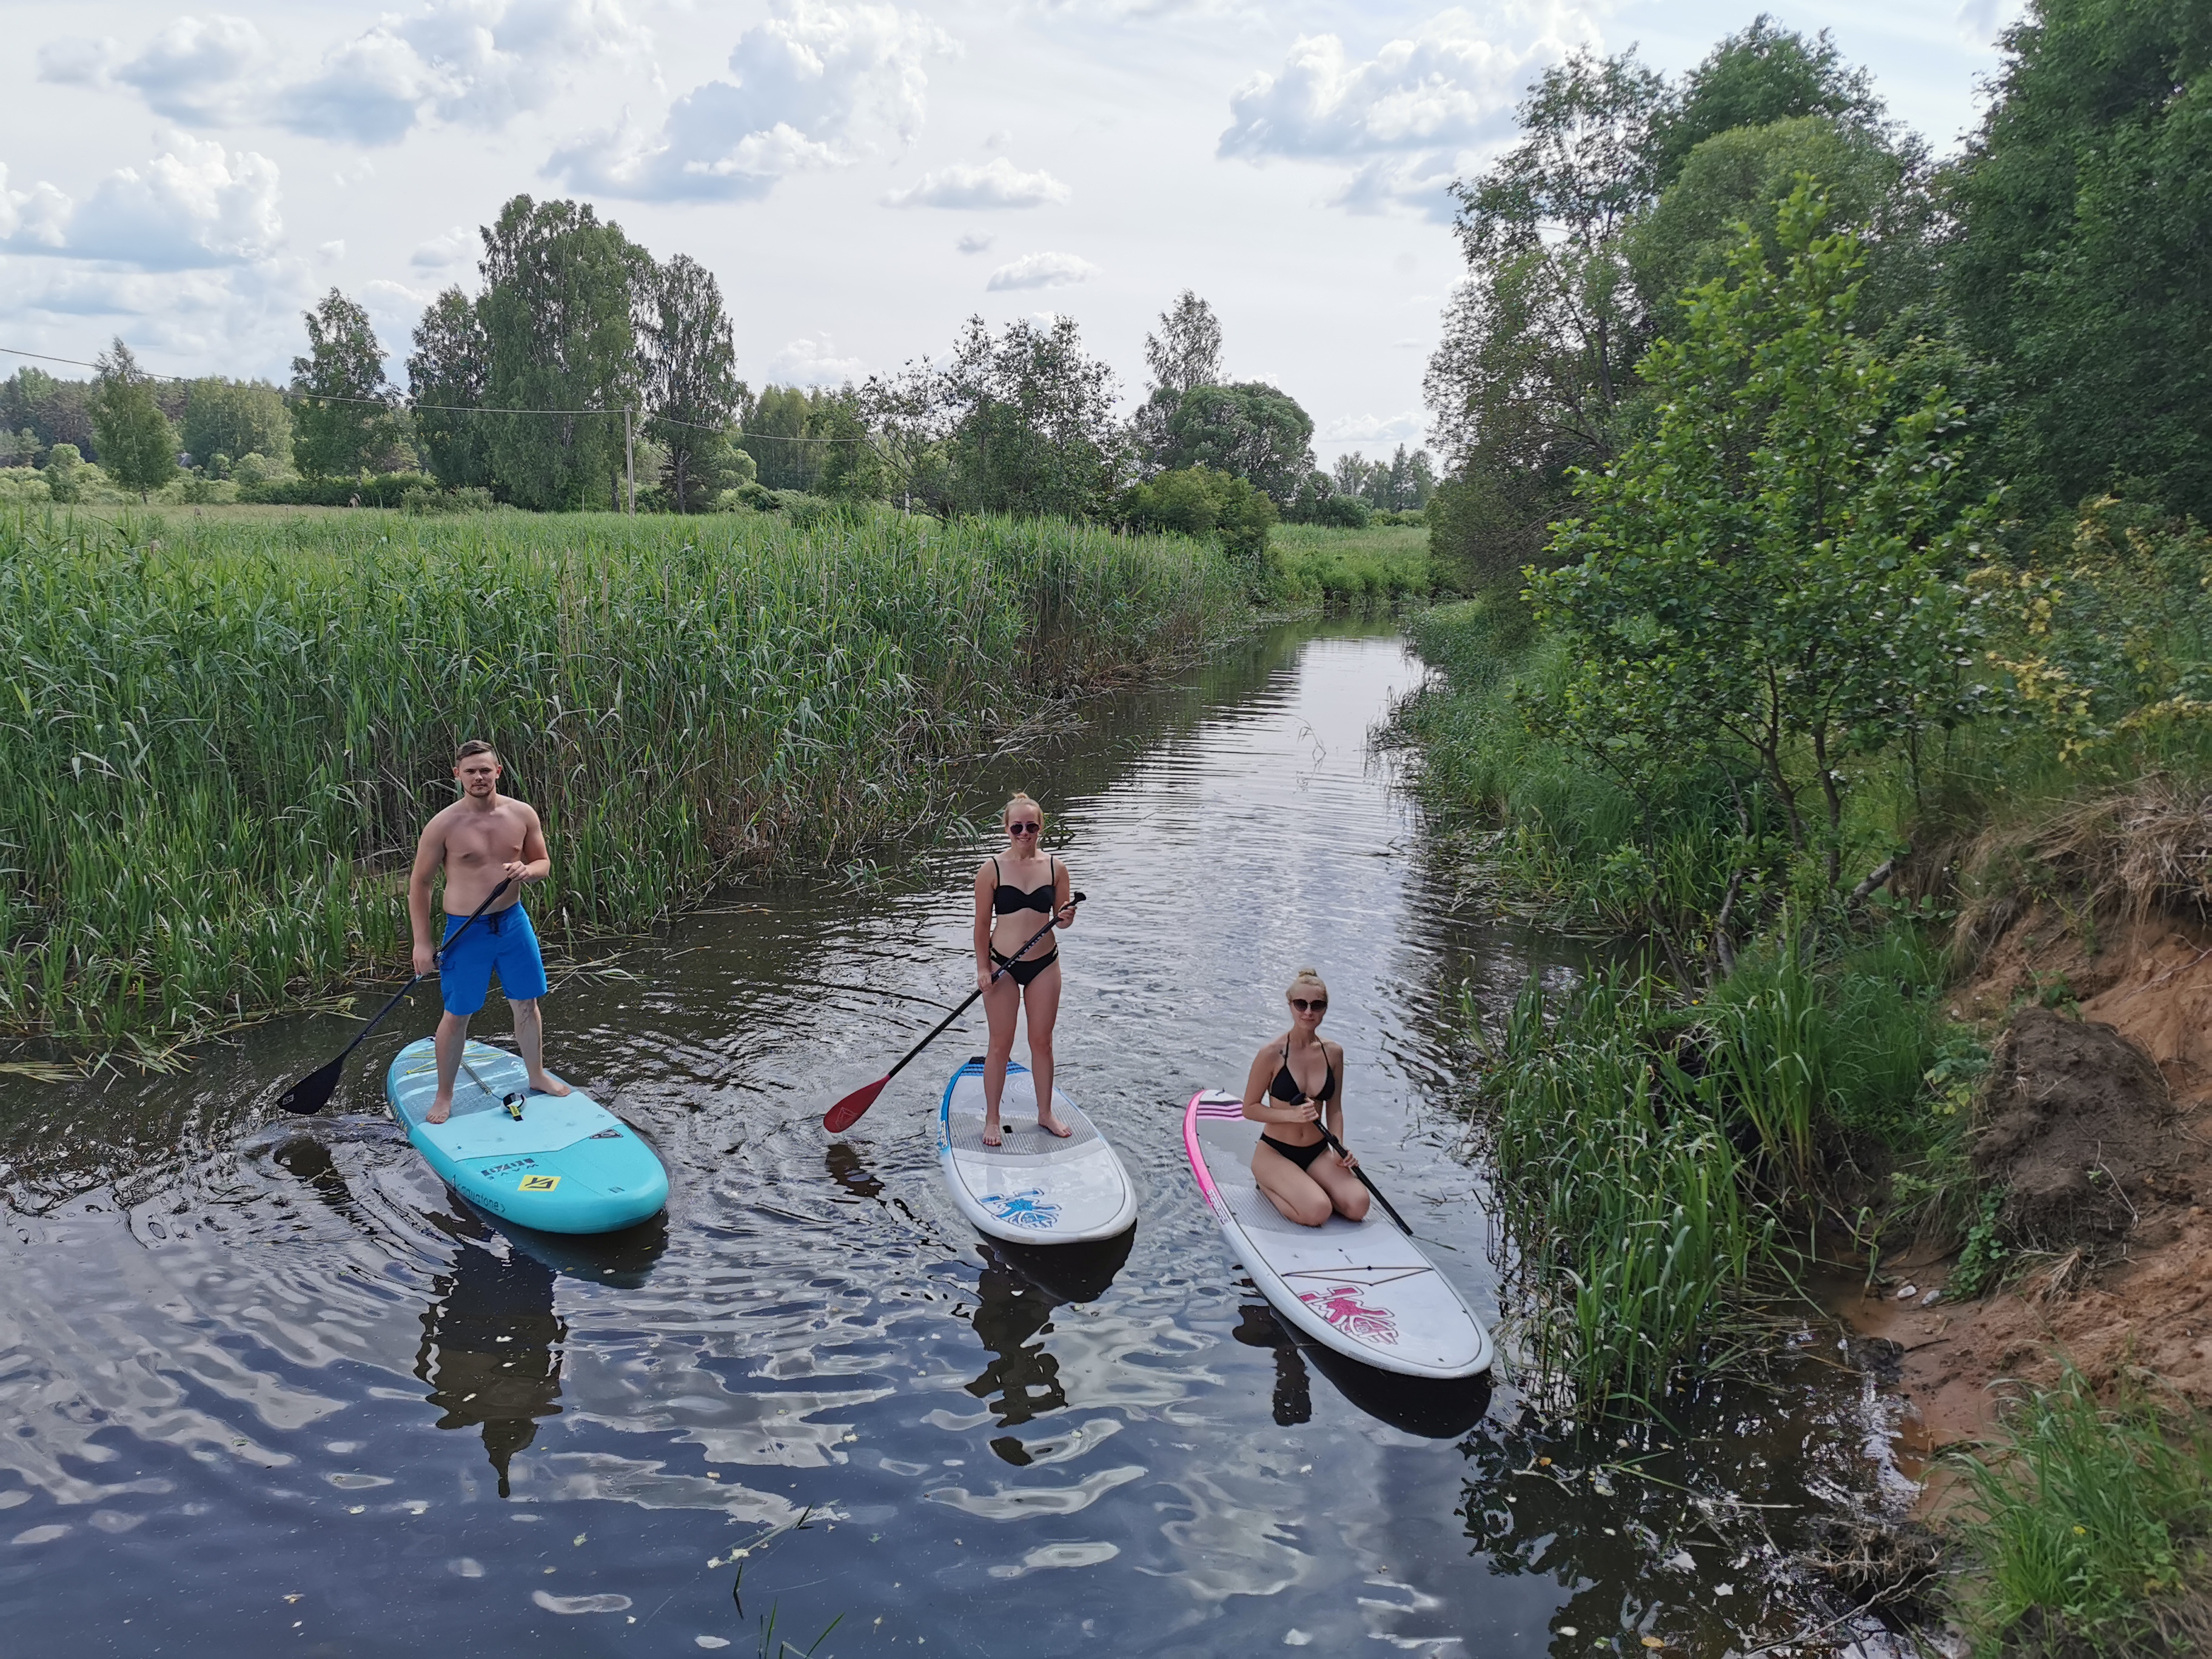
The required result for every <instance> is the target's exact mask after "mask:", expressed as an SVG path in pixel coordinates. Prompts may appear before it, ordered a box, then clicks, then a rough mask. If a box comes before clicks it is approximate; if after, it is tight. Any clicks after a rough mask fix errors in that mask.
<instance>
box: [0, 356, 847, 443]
mask: <svg viewBox="0 0 2212 1659" xmlns="http://www.w3.org/2000/svg"><path fill="white" fill-rule="evenodd" d="M0 352H3V353H5V354H6V355H7V356H10V357H32V358H35V359H37V360H38V361H39V362H42V363H68V364H70V366H71V367H72V368H89V369H92V370H94V371H95V372H97V371H98V370H99V368H100V365H99V364H98V363H95V362H86V361H85V360H84V359H83V358H82V357H57V356H52V354H51V353H48V352H44V351H22V350H19V349H16V348H15V347H14V346H0ZM139 372H140V373H141V374H144V375H145V377H146V378H147V379H148V380H173V381H174V382H175V383H176V384H177V385H179V386H190V385H191V384H192V382H193V379H194V377H193V376H191V375H190V374H155V372H154V371H153V370H151V369H142V370H140V371H139ZM269 390H270V391H271V392H275V393H276V395H277V396H278V397H280V398H284V399H286V400H287V401H289V400H292V399H295V398H297V399H304V400H305V401H307V402H308V403H324V404H373V405H374V406H375V407H376V408H378V409H394V408H404V409H410V410H416V412H418V413H423V414H432V415H558V416H573V415H605V416H609V417H612V416H617V415H620V414H622V413H623V410H619V409H511V408H506V407H502V406H501V405H498V404H422V403H416V401H415V400H414V399H413V398H407V397H404V396H402V397H399V398H349V397H346V396H344V395H343V393H339V392H302V391H301V390H300V389H299V388H298V387H296V386H270V388H269ZM641 412H642V411H641ZM645 418H646V419H647V420H651V421H658V422H660V423H661V424H662V425H663V426H680V427H684V428H687V429H689V430H690V431H693V432H722V433H726V432H727V431H728V430H729V428H727V427H721V426H708V425H707V424H706V423H705V422H700V421H679V420H678V419H676V418H675V417H674V416H669V415H652V414H647V415H646V416H645ZM738 436H739V437H740V438H760V439H765V440H769V441H773V442H775V443H780V444H864V443H867V442H869V441H870V440H869V439H867V438H866V437H860V438H808V437H801V436H799V435H797V434H793V433H785V432H747V431H745V430H744V429H743V428H739V430H738Z"/></svg>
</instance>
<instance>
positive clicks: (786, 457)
mask: <svg viewBox="0 0 2212 1659" xmlns="http://www.w3.org/2000/svg"><path fill="white" fill-rule="evenodd" d="M820 401H821V399H820V395H819V394H818V393H817V392H806V391H803V390H801V389H800V388H799V387H798V386H763V388H762V389H761V395H760V399H759V401H758V402H757V403H756V404H754V405H753V409H752V414H751V416H750V418H749V419H748V420H747V421H746V422H745V428H746V435H745V438H744V442H743V444H742V447H743V448H744V451H745V453H747V454H749V455H750V456H751V457H752V458H753V463H754V465H757V467H758V468H759V469H760V484H761V488H762V489H803V490H810V491H811V489H813V488H814V483H815V477H816V474H817V471H818V470H819V465H820V458H821V450H822V446H821V445H820V444H817V443H809V442H808V441H806V440H807V436H808V433H807V428H808V425H809V423H810V422H811V421H812V419H813V416H814V410H815V406H816V404H818V403H819V402H820Z"/></svg>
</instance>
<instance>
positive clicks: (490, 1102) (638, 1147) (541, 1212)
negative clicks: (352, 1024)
mask: <svg viewBox="0 0 2212 1659" xmlns="http://www.w3.org/2000/svg"><path fill="white" fill-rule="evenodd" d="M528 1077H529V1073H528V1072H527V1071H526V1069H525V1067H524V1066H523V1064H522V1060H521V1057H520V1055H518V1054H509V1053H508V1052H507V1050H506V1049H504V1048H493V1047H492V1046H491V1045H490V1044H489V1043H487V1042H474V1041H471V1042H470V1043H469V1044H468V1046H467V1048H465V1049H464V1050H463V1051H462V1055H461V1069H460V1072H459V1075H458V1076H456V1077H455V1079H454V1080H453V1115H451V1116H450V1117H448V1118H447V1120H446V1121H444V1122H443V1123H431V1122H429V1121H427V1120H426V1115H427V1114H428V1111H429V1109H430V1103H431V1101H432V1100H433V1099H434V1098H435V1097H436V1095H437V1092H438V1061H437V1055H436V1052H435V1049H434V1048H433V1046H432V1042H431V1039H430V1038H428V1037H424V1038H422V1040H421V1041H419V1042H410V1043H409V1044H408V1045H407V1046H406V1047H405V1048H402V1049H401V1050H400V1051H399V1053H398V1054H397V1055H395V1056H394V1057H393V1059H392V1066H391V1069H390V1070H389V1071H387V1072H386V1073H385V1095H386V1098H387V1099H389V1100H390V1102H391V1103H392V1114H393V1115H394V1116H396V1117H397V1118H398V1120H399V1122H400V1125H401V1127H404V1129H405V1130H406V1131H407V1139H408V1140H409V1141H410V1142H411V1143H412V1144H413V1146H414V1147H415V1150H416V1152H420V1153H422V1157H423V1159H424V1161H425V1162H427V1163H428V1164H429V1166H430V1167H431V1168H432V1169H433V1170H436V1171H437V1173H438V1175H439V1176H441V1178H443V1180H444V1181H445V1182H446V1184H447V1186H449V1187H451V1188H453V1189H454V1190H455V1191H456V1192H458V1193H459V1194H461V1196H462V1197H464V1198H465V1199H467V1200H469V1201H470V1202H471V1203H472V1204H477V1205H481V1206H483V1208H485V1209H487V1210H489V1211H490V1212H492V1213H493V1214H494V1215H496V1216H499V1217H501V1218H504V1219H506V1220H508V1221H513V1222H515V1223H518V1224H520V1225H522V1226H526V1227H537V1228H540V1229H542V1230H544V1231H547V1232H555V1233H605V1232H612V1231H615V1230H616V1229H617V1228H621V1227H628V1226H630V1225H634V1224H635V1223H637V1222H640V1221H644V1220H646V1219H647V1218H650V1217H652V1216H654V1215H657V1214H658V1213H659V1212H660V1211H661V1209H662V1208H663V1207H665V1206H666V1204H667V1202H668V1172H667V1171H666V1170H665V1169H663V1168H662V1167H661V1164H660V1159H659V1158H658V1157H656V1156H655V1155H654V1153H653V1149H652V1148H651V1147H650V1146H647V1145H646V1144H645V1143H644V1142H643V1141H642V1140H641V1139H638V1137H637V1134H636V1133H635V1131H634V1130H632V1129H631V1128H630V1127H629V1125H628V1124H626V1123H624V1122H623V1121H622V1120H621V1119H620V1118H618V1117H617V1116H616V1115H614V1114H613V1113H612V1112H610V1111H609V1110H607V1109H606V1108H605V1107H604V1106H602V1105H600V1104H599V1102H597V1101H596V1100H593V1099H592V1097H591V1096H590V1095H588V1094H586V1093H585V1092H584V1091H583V1090H581V1089H576V1088H573V1087H572V1089H571V1091H570V1092H568V1094H565V1095H541V1094H533V1093H532V1092H530V1088H529V1083H528ZM511 1094H519V1095H521V1096H522V1097H523V1100H522V1103H521V1104H522V1116H521V1119H520V1121H517V1120H516V1119H515V1118H514V1117H513V1116H512V1115H510V1114H509V1113H508V1111H507V1107H506V1105H505V1104H504V1102H505V1100H506V1097H507V1096H509V1095H511Z"/></svg>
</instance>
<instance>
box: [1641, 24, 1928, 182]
mask: <svg viewBox="0 0 2212 1659" xmlns="http://www.w3.org/2000/svg"><path fill="white" fill-rule="evenodd" d="M1807 116H1814V117H1820V118H1823V119H1824V121H1825V122H1826V124H1827V125H1831V126H1832V127H1834V128H1838V129H1842V130H1844V131H1849V132H1851V133H1853V134H1854V135H1857V136H1859V137H1863V138H1865V139H1869V140H1873V141H1875V143H1877V144H1878V143H1879V140H1880V138H1881V137H1882V136H1883V132H1884V120H1883V110H1882V103H1881V99H1879V98H1877V97H1875V92H1874V82H1873V79H1872V77H1870V76H1869V75H1868V74H1867V72H1866V70H1863V69H1852V68H1850V67H1849V66H1847V65H1846V64H1844V59H1843V54H1842V53H1841V52H1838V51H1837V50H1836V46H1835V42H1834V41H1833V40H1830V39H1829V37H1828V32H1827V31H1826V29H1823V30H1821V31H1820V34H1819V35H1818V36H1816V37H1815V38H1814V39H1813V40H1809V41H1808V40H1806V39H1805V37H1804V36H1803V35H1802V34H1798V33H1796V32H1794V31H1792V30H1790V29H1784V28H1780V27H1777V26H1776V24H1775V21H1774V20H1773V19H1772V18H1771V17H1770V16H1768V15H1766V14H1765V13H1764V12H1761V13H1760V14H1759V15H1758V16H1757V17H1755V18H1753V20H1752V21H1751V26H1750V27H1748V28H1746V29H1744V30H1742V31H1741V33H1736V34H1731V35H1729V37H1727V39H1725V40H1723V41H1722V42H1721V43H1720V44H1719V45H1718V46H1715V47H1714V48H1713V49H1712V51H1711V52H1710V53H1708V54H1707V56H1706V58H1705V61H1704V62H1703V63H1701V64H1699V65H1698V66H1697V68H1695V69H1693V70H1691V71H1690V72H1689V74H1688V75H1686V76H1684V77H1683V82H1682V85H1681V87H1680V90H1679V91H1678V92H1677V94H1676V95H1675V96H1674V99H1673V100H1671V104H1670V106H1669V107H1668V108H1667V109H1666V110H1665V111H1664V112H1663V113H1662V114H1661V115H1660V117H1659V118H1657V119H1656V121H1655V122H1654V123H1653V126H1652V133H1651V138H1650V149H1651V152H1652V163H1653V169H1654V171H1655V173H1656V174H1657V176H1658V179H1659V180H1660V181H1661V182H1662V184H1665V183H1671V182H1672V181H1673V180H1674V179H1675V178H1676V177H1677V176H1678V175H1680V173H1681V172H1682V171H1683V169H1684V167H1685V166H1686V163H1687V162H1688V161H1689V158H1690V156H1691V155H1692V153H1694V152H1695V151H1696V149H1697V148H1698V147H1699V145H1700V144H1703V143H1706V142H1707V141H1709V140H1711V139H1713V138H1717V137H1719V136H1720V135H1721V134H1723V133H1724V132H1733V131H1736V130H1737V129H1739V128H1743V127H1765V126H1771V125H1773V124H1775V123H1776V122H1778V121H1794V120H1797V119H1800V118H1804V117H1807Z"/></svg>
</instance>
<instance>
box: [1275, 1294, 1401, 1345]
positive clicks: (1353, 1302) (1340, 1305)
mask: <svg viewBox="0 0 2212 1659" xmlns="http://www.w3.org/2000/svg"><path fill="white" fill-rule="evenodd" d="M1298 1300H1299V1301H1301V1302H1303V1303H1304V1304H1306V1305H1307V1306H1308V1307H1310V1308H1311V1309H1312V1310H1314V1311H1315V1312H1316V1313H1317V1314H1319V1315H1320V1316H1322V1318H1323V1319H1326V1320H1327V1321H1328V1322H1329V1323H1330V1324H1332V1325H1334V1326H1335V1327H1336V1328H1337V1329H1339V1330H1340V1331H1343V1332H1346V1334H1350V1335H1352V1336H1357V1337H1362V1338H1364V1339H1365V1340H1368V1341H1370V1342H1389V1343H1394V1344H1395V1342H1396V1341H1397V1340H1398V1321H1397V1319H1396V1318H1395V1316H1393V1315H1392V1314H1391V1312H1390V1310H1389V1309H1388V1308H1370V1307H1369V1306H1368V1305H1367V1304H1365V1303H1364V1302H1362V1301H1361V1300H1360V1299H1359V1287H1358V1285H1330V1286H1329V1287H1328V1289H1327V1290H1325V1291H1299V1292H1298Z"/></svg>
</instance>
